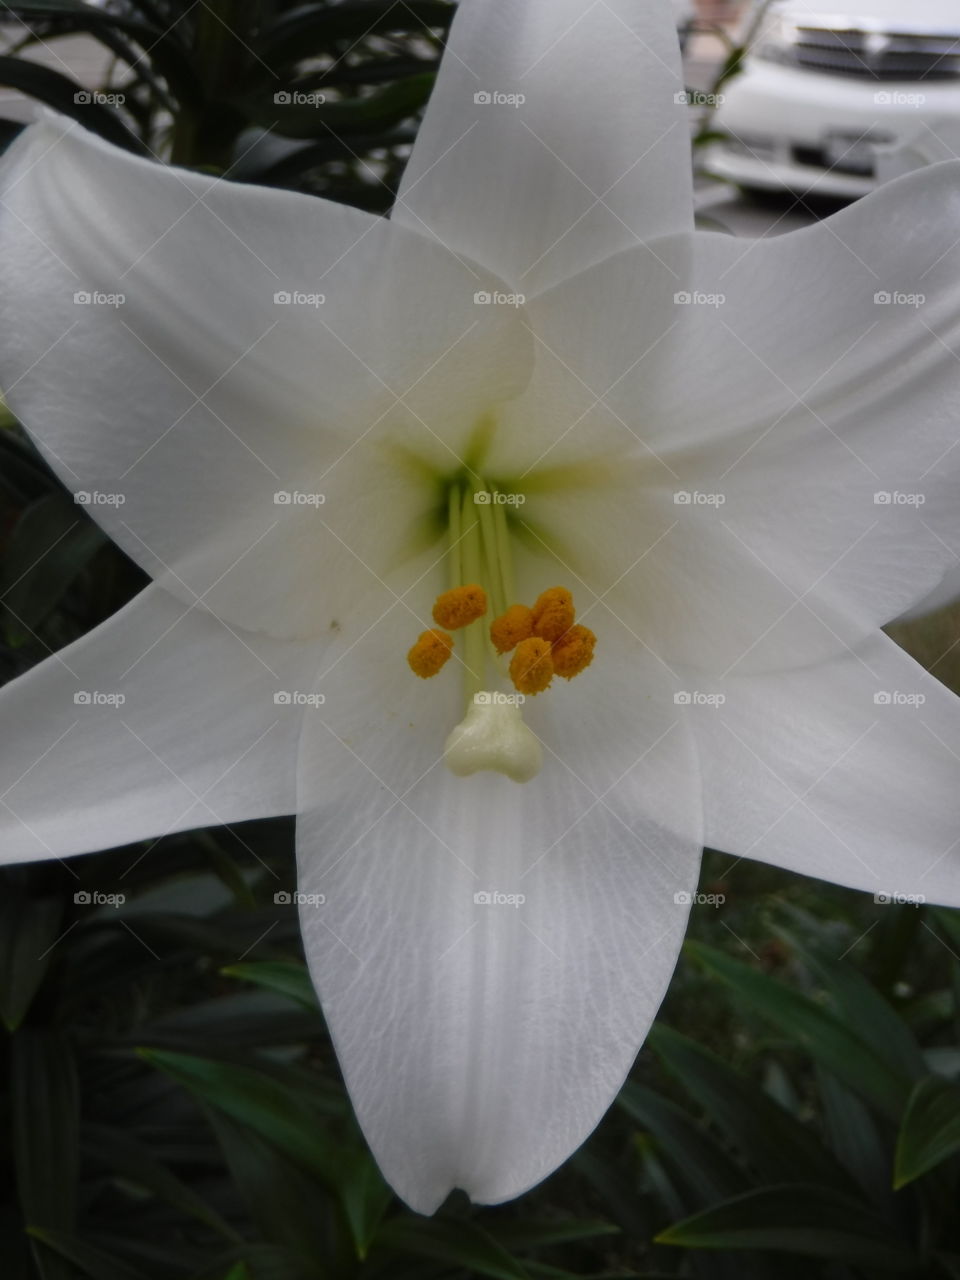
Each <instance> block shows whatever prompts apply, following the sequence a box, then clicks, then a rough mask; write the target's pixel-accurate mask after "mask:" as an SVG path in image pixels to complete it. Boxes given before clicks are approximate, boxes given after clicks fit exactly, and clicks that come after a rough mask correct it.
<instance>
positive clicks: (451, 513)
mask: <svg viewBox="0 0 960 1280" xmlns="http://www.w3.org/2000/svg"><path fill="white" fill-rule="evenodd" d="M447 532H448V537H449V540H450V564H449V565H448V568H449V571H450V589H451V590H453V588H454V587H459V586H460V585H461V584H462V582H463V577H462V575H461V567H460V566H461V552H460V490H459V489H458V488H457V486H456V485H451V486H450V492H449V494H448V495H447Z"/></svg>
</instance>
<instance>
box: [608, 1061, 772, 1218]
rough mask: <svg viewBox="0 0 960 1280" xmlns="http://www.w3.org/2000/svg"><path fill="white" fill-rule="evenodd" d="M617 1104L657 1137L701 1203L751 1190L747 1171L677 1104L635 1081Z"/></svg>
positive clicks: (673, 1164)
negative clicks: (748, 1188) (748, 1187)
mask: <svg viewBox="0 0 960 1280" xmlns="http://www.w3.org/2000/svg"><path fill="white" fill-rule="evenodd" d="M718 1084H719V1082H718ZM617 1103H618V1105H619V1106H621V1107H622V1108H623V1109H624V1111H626V1113H627V1114H628V1115H629V1116H632V1117H633V1119H634V1120H636V1121H637V1122H638V1123H639V1124H641V1125H643V1127H644V1128H645V1129H646V1130H648V1131H649V1132H650V1133H651V1134H652V1135H653V1137H654V1139H655V1140H656V1143H657V1146H658V1148H659V1149H660V1151H661V1154H663V1155H664V1156H666V1157H667V1158H668V1159H669V1161H670V1163H671V1165H672V1168H673V1172H674V1174H675V1175H676V1174H679V1175H680V1176H681V1177H682V1178H683V1180H684V1182H685V1183H686V1184H687V1185H688V1186H689V1187H690V1189H691V1191H692V1192H693V1194H694V1196H696V1197H697V1200H698V1201H701V1202H704V1203H711V1202H712V1201H715V1200H723V1199H726V1198H727V1197H728V1196H733V1195H736V1194H737V1193H738V1192H740V1191H745V1190H746V1189H747V1186H748V1182H747V1177H746V1175H745V1173H744V1171H743V1170H742V1169H740V1168H739V1167H738V1166H737V1165H736V1164H735V1163H734V1161H733V1160H731V1158H730V1157H729V1156H728V1155H727V1153H726V1152H725V1151H724V1150H723V1148H722V1147H721V1146H720V1145H719V1144H718V1143H717V1142H715V1141H714V1139H713V1138H712V1137H711V1136H710V1134H709V1133H708V1132H707V1131H706V1130H705V1129H704V1128H703V1126H702V1125H698V1124H696V1123H695V1121H694V1120H692V1119H691V1117H690V1116H688V1115H687V1113H686V1112H685V1111H683V1110H682V1109H681V1108H680V1107H678V1106H677V1105H676V1103H674V1102H670V1101H668V1099H666V1098H663V1097H661V1096H660V1094H658V1093H654V1092H653V1090H652V1089H646V1088H644V1086H643V1085H640V1084H637V1083H636V1082H635V1081H632V1080H628V1081H627V1083H626V1084H625V1085H624V1086H623V1088H622V1089H621V1090H620V1093H619V1095H618V1097H617Z"/></svg>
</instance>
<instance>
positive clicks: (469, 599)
mask: <svg viewBox="0 0 960 1280" xmlns="http://www.w3.org/2000/svg"><path fill="white" fill-rule="evenodd" d="M486 612H487V593H486V592H485V591H484V589H483V587H481V586H480V585H479V584H478V583H476V582H471V583H469V584H468V585H467V586H465V587H454V588H453V589H452V590H451V591H444V592H443V594H442V595H439V596H437V599H436V602H435V603H434V606H433V620H434V622H435V623H436V624H437V626H438V627H446V628H447V630H448V631H457V630H459V628H460V627H466V626H469V624H470V623H471V622H476V620H477V619H478V618H482V617H483V615H484V614H485V613H486Z"/></svg>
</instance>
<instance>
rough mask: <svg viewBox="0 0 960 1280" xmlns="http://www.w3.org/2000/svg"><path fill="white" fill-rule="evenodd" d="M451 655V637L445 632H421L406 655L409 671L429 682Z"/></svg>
mask: <svg viewBox="0 0 960 1280" xmlns="http://www.w3.org/2000/svg"><path fill="white" fill-rule="evenodd" d="M452 653H453V636H448V635H447V634H446V632H445V631H422V632H421V633H420V639H419V640H418V641H417V643H416V644H415V645H414V646H413V648H412V649H411V650H410V652H409V653H408V654H407V662H408V663H409V664H410V670H411V671H412V672H413V674H414V675H417V676H419V677H420V679H421V680H429V679H430V677H431V676H435V675H436V674H437V672H438V671H439V670H440V669H441V668H442V667H443V666H445V664H446V663H447V661H448V660H449V658H450V655H451V654H452Z"/></svg>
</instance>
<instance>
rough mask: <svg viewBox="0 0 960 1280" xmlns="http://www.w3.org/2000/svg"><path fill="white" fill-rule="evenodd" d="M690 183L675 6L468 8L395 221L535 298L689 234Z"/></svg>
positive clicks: (478, 1) (486, 4)
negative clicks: (651, 244) (593, 268)
mask: <svg viewBox="0 0 960 1280" xmlns="http://www.w3.org/2000/svg"><path fill="white" fill-rule="evenodd" d="M511 95H512V96H513V101H511ZM518 99H522V101H520V100H518ZM690 175H691V164H690V142H689V124H688V116H687V110H686V106H685V100H684V92H683V80H682V77H681V72H680V51H679V43H678V40H677V33H676V29H675V27H674V25H673V11H672V9H671V7H670V5H668V4H665V3H664V4H660V3H656V4H654V3H645V2H642V0H596V2H595V3H592V4H590V3H584V0H524V3H523V4H517V3H516V2H515V0H463V3H462V4H461V5H460V9H459V12H458V14H457V16H456V18H455V19H454V22H453V27H452V29H451V32H450V41H449V44H448V47H447V54H446V57H445V58H444V60H443V63H442V65H441V68H440V73H439V75H438V78H437V84H436V88H435V89H434V92H433V96H432V97H431V100H430V103H429V106H428V108H427V114H426V118H425V119H424V122H423V126H422V128H421V130H420V133H419V136H418V138H417V142H416V144H415V146H414V149H413V155H412V156H411V159H410V163H409V165H408V167H407V171H406V173H405V175H404V179H403V182H402V184H401V187H400V192H399V195H398V197H397V203H396V206H395V208H394V211H393V214H392V219H393V221H394V222H398V223H402V224H403V225H405V226H408V227H412V228H415V229H416V230H418V231H421V232H423V234H424V235H427V236H430V237H432V238H435V239H436V240H438V241H439V242H440V243H441V244H444V245H446V246H448V247H449V248H450V249H452V250H454V251H455V252H457V253H463V254H466V255H467V257H469V258H472V259H473V260H475V261H477V262H482V263H483V264H484V265H485V266H487V267H489V268H490V270H491V271H495V272H496V273H497V274H498V275H500V276H502V277H503V278H504V279H505V280H507V281H508V282H509V284H510V286H511V288H512V289H515V290H519V291H522V292H523V293H525V294H527V295H528V296H532V295H533V294H535V293H537V292H538V291H539V290H541V289H543V288H545V287H546V286H547V285H549V284H550V283H552V282H554V281H556V280H560V279H563V278H564V277H565V276H569V275H572V274H573V273H574V272H575V271H578V270H580V269H581V268H583V267H585V266H587V265H589V264H590V263H591V262H597V261H599V260H600V259H602V258H604V257H606V256H608V255H609V254H611V253H614V252H616V251H617V250H618V249H621V248H623V247H625V246H628V245H635V244H637V243H638V242H640V241H642V240H649V239H653V238H655V237H656V236H661V235H666V234H668V233H670V232H675V231H677V230H681V229H684V228H687V227H689V226H691V225H692V221H693V197H692V187H691V176H690Z"/></svg>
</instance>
